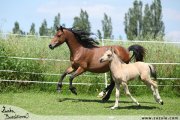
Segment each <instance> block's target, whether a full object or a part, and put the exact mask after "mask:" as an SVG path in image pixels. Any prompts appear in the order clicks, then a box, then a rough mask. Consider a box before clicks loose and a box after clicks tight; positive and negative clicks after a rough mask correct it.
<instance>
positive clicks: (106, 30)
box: [102, 13, 112, 39]
mask: <svg viewBox="0 0 180 120" xmlns="http://www.w3.org/2000/svg"><path fill="white" fill-rule="evenodd" d="M102 31H103V38H104V39H110V38H111V37H112V22H111V17H108V16H107V14H106V13H104V19H103V20H102Z"/></svg>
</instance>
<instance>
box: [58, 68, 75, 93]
mask: <svg viewBox="0 0 180 120" xmlns="http://www.w3.org/2000/svg"><path fill="white" fill-rule="evenodd" d="M73 71H74V69H73V68H72V67H68V68H67V69H66V71H65V72H64V73H63V74H62V75H61V78H60V80H59V82H58V85H57V90H58V92H60V91H61V88H62V82H63V80H64V77H66V75H67V74H70V73H72V72H73Z"/></svg>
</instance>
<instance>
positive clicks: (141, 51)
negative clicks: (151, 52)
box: [128, 45, 146, 61]
mask: <svg viewBox="0 0 180 120" xmlns="http://www.w3.org/2000/svg"><path fill="white" fill-rule="evenodd" d="M128 50H129V51H133V55H132V56H131V58H130V60H129V61H131V59H132V58H134V57H135V60H136V61H143V59H144V57H145V55H146V49H145V48H144V47H142V46H141V45H131V46H129V47H128Z"/></svg>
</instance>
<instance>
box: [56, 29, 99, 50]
mask: <svg viewBox="0 0 180 120" xmlns="http://www.w3.org/2000/svg"><path fill="white" fill-rule="evenodd" d="M63 29H66V30H69V31H71V32H72V33H73V34H74V35H75V37H76V39H77V40H78V42H79V43H80V44H81V45H82V46H83V47H85V48H94V47H98V46H97V45H98V44H99V42H98V41H96V40H94V39H93V38H91V37H90V35H94V34H93V33H89V32H86V31H83V30H78V29H74V28H63ZM58 30H60V28H59V29H58Z"/></svg>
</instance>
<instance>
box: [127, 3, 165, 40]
mask: <svg viewBox="0 0 180 120" xmlns="http://www.w3.org/2000/svg"><path fill="white" fill-rule="evenodd" d="M142 6H143V4H142V2H141V1H137V0H135V1H134V3H133V7H132V8H129V10H128V12H127V13H126V14H125V18H124V19H125V20H124V25H125V29H124V30H125V33H126V34H127V38H128V39H129V40H133V39H136V38H138V39H141V40H143V39H144V38H146V40H147V38H148V39H151V38H154V39H156V38H157V37H159V36H160V37H161V38H162V37H163V36H164V35H165V34H164V30H165V27H164V23H163V21H162V6H161V1H160V0H154V2H153V3H152V4H151V5H150V6H149V5H148V4H146V5H145V9H144V16H143V15H142Z"/></svg>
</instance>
